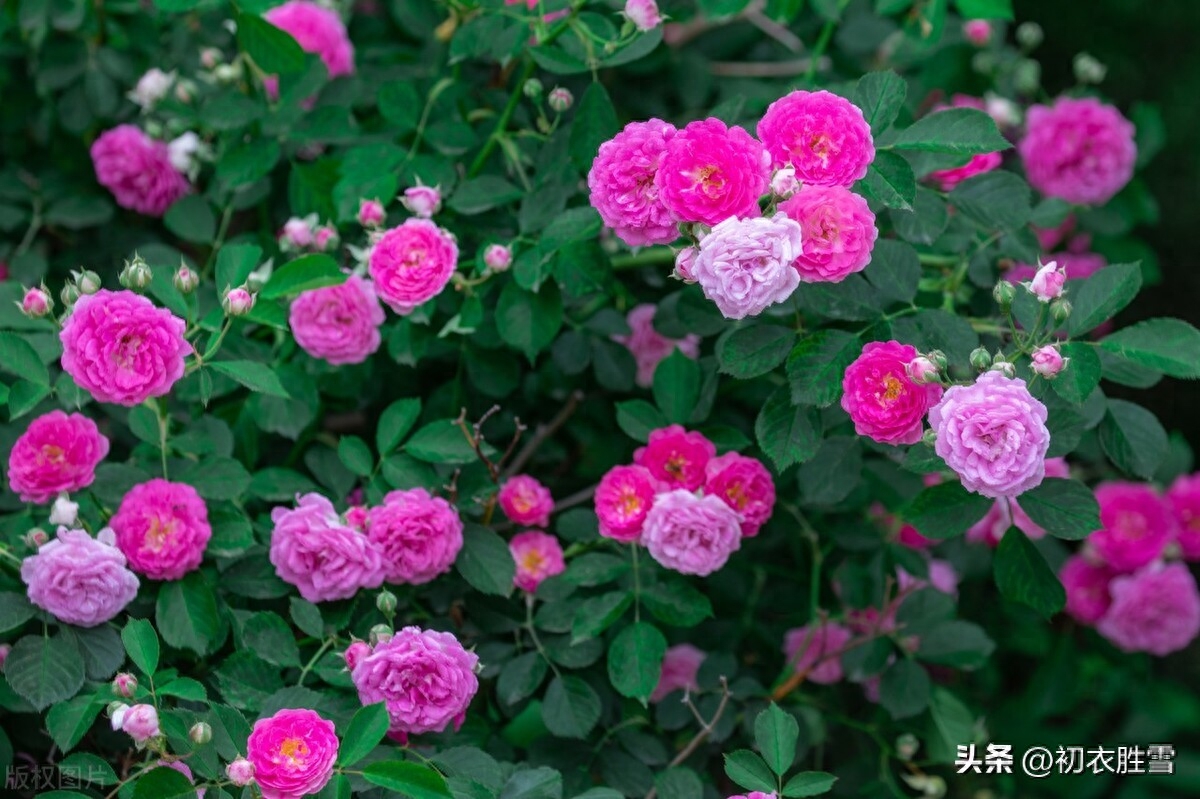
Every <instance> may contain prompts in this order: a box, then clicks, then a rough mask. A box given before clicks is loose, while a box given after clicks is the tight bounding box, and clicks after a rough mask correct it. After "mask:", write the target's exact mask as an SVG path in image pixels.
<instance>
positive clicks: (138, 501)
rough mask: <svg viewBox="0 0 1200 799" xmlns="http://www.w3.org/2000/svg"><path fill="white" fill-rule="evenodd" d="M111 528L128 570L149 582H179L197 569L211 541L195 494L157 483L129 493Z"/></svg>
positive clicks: (178, 485) (180, 486) (201, 503)
mask: <svg viewBox="0 0 1200 799" xmlns="http://www.w3.org/2000/svg"><path fill="white" fill-rule="evenodd" d="M109 523H110V524H111V526H112V529H113V532H115V533H116V536H117V547H119V548H120V550H121V551H122V552H123V553H125V557H126V558H128V559H129V565H130V567H131V568H132V569H133V570H134V571H136V572H138V573H139V574H144V575H146V576H147V577H149V578H150V579H151V580H178V579H179V578H180V577H183V575H185V574H187V573H188V572H190V571H194V570H195V569H197V568H199V566H200V561H201V560H203V559H204V550H205V547H207V546H208V541H209V539H210V538H212V527H211V526H210V525H209V523H208V508H207V506H205V504H204V500H202V499H201V498H200V495H199V494H198V493H196V489H194V488H192V487H191V486H190V485H187V484H185V483H170V482H167V481H166V480H161V479H157V478H156V479H154V480H150V481H149V482H146V483H142V484H141V485H136V486H134V487H133V488H131V489H130V490H129V493H127V494H126V495H125V498H124V499H122V500H121V506H120V508H118V509H117V512H116V514H115V515H114V516H113V517H112V519H111V520H110V522H109Z"/></svg>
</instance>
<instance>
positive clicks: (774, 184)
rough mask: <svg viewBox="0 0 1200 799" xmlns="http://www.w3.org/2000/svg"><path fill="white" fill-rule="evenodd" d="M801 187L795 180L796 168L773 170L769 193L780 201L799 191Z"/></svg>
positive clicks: (786, 167) (787, 167)
mask: <svg viewBox="0 0 1200 799" xmlns="http://www.w3.org/2000/svg"><path fill="white" fill-rule="evenodd" d="M801 188H803V186H801V185H800V181H799V180H798V179H797V178H796V168H795V167H794V166H785V167H782V168H780V169H777V170H775V174H774V175H772V176H771V193H772V194H774V195H775V196H776V197H779V198H781V199H787V198H788V197H791V196H792V195H793V194H795V193H796V192H798V191H800V189H801Z"/></svg>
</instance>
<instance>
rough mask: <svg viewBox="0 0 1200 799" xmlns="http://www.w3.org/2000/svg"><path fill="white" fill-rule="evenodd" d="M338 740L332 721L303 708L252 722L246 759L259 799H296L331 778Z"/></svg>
mask: <svg viewBox="0 0 1200 799" xmlns="http://www.w3.org/2000/svg"><path fill="white" fill-rule="evenodd" d="M337 753H338V739H337V735H336V734H335V733H334V728H333V722H332V721H329V720H328V719H324V718H321V716H319V715H318V714H317V713H316V712H315V711H312V710H308V709H305V708H300V709H287V710H280V711H279V712H277V713H276V714H275V715H274V716H271V717H270V718H265V719H259V720H258V721H256V722H254V729H253V730H251V731H250V738H249V739H248V740H247V741H246V759H247V760H249V761H250V763H251V764H252V765H253V767H254V768H253V770H252V773H253V774H254V780H255V782H256V783H258V788H259V790H260V791H262V795H263V799H300V797H302V796H308V795H309V794H314V793H317V792H319V791H320V790H321V789H322V788H324V787H325V784H326V783H328V782H329V779H330V777H332V776H333V764H334V761H336V760H337Z"/></svg>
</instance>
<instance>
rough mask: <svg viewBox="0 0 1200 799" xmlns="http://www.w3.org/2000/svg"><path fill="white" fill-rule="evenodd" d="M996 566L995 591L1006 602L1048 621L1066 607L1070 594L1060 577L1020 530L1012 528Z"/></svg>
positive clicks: (1000, 550)
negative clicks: (1018, 603) (1033, 612)
mask: <svg viewBox="0 0 1200 799" xmlns="http://www.w3.org/2000/svg"><path fill="white" fill-rule="evenodd" d="M1060 482H1066V481H1060ZM993 566H994V568H995V574H996V587H997V588H999V589H1000V593H1001V595H1003V596H1004V598H1005V599H1008V600H1011V601H1013V602H1020V603H1021V604H1023V605H1028V606H1029V607H1031V608H1033V609H1034V610H1035V611H1037V612H1038V614H1039V615H1041V616H1042V617H1044V618H1047V619H1049V618H1050V617H1051V616H1053V615H1054V614H1055V613H1058V612H1059V611H1060V610H1062V609H1063V606H1064V605H1066V602H1067V592H1066V591H1065V590H1064V589H1063V585H1062V582H1061V581H1060V580H1059V579H1058V575H1057V574H1055V573H1054V570H1053V569H1051V568H1050V564H1049V563H1047V562H1046V558H1045V556H1044V555H1042V553H1041V552H1040V551H1039V550H1038V548H1037V547H1035V546H1034V545H1033V542H1032V541H1030V540H1029V538H1028V536H1026V535H1025V533H1023V532H1021V531H1020V530H1018V529H1017V528H1015V527H1010V528H1009V529H1008V532H1006V533H1005V534H1004V538H1002V539H1000V545H999V546H997V547H996V557H995V559H994V560H993Z"/></svg>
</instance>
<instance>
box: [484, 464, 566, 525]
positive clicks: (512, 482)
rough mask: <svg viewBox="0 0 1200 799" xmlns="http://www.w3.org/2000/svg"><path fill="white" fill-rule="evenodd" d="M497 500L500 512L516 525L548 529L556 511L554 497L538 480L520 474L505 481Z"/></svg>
mask: <svg viewBox="0 0 1200 799" xmlns="http://www.w3.org/2000/svg"><path fill="white" fill-rule="evenodd" d="M496 499H497V500H498V501H499V503H500V510H502V511H504V515H505V516H507V517H508V519H509V521H511V522H513V523H515V524H523V525H533V526H534V527H548V526H549V525H550V514H551V513H552V512H553V511H554V497H553V496H551V495H550V489H548V488H546V487H545V486H544V485H542V484H541V483H540V482H538V481H537V479H536V478H534V477H530V476H529V475H527V474H518V475H516V476H515V477H510V478H509V479H507V480H505V481H504V485H502V486H500V493H499V494H498V495H497V497H496Z"/></svg>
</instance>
